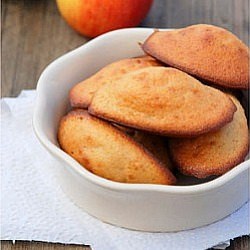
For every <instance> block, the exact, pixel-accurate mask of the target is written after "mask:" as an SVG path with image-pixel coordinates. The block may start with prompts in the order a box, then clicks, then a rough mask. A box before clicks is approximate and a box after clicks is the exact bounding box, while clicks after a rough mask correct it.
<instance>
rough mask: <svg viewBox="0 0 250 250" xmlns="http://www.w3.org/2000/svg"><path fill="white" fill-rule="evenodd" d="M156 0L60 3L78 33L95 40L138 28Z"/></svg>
mask: <svg viewBox="0 0 250 250" xmlns="http://www.w3.org/2000/svg"><path fill="white" fill-rule="evenodd" d="M152 2H153V0H57V5H58V9H59V11H60V13H61V15H62V16H63V18H64V19H65V20H66V22H67V23H68V24H69V25H70V26H71V27H72V28H73V29H75V30H76V31H77V32H79V33H80V34H82V35H86V36H88V37H96V36H98V35H100V34H103V33H105V32H107V31H110V30H114V29H119V28H128V27H134V26H137V25H138V24H139V23H140V22H141V20H142V19H143V18H144V17H145V16H146V14H147V13H148V11H149V9H150V7H151V4H152Z"/></svg>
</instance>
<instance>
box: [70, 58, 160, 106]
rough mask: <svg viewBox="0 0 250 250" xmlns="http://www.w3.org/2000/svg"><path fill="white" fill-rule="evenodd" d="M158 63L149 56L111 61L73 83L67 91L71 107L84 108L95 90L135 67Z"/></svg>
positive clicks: (157, 64)
mask: <svg viewBox="0 0 250 250" xmlns="http://www.w3.org/2000/svg"><path fill="white" fill-rule="evenodd" d="M160 65H162V64H161V63H160V62H158V61H156V60H155V59H154V58H152V57H151V56H142V57H137V58H129V59H123V60H120V61H117V62H114V63H111V64H109V65H107V66H105V67H104V68H102V69H101V70H100V71H98V72H97V73H96V74H94V75H93V76H91V77H89V78H88V79H86V80H84V81H82V82H80V83H78V84H77V85H75V86H74V87H73V88H72V89H71V90H70V93H69V99H70V104H71V106H72V107H77V108H86V107H88V106H89V104H90V101H91V99H92V97H93V94H94V93H95V92H96V90H98V89H99V88H100V87H101V86H102V85H104V84H105V83H106V82H110V81H112V80H113V79H115V78H117V77H120V76H122V75H124V74H126V73H128V72H131V71H134V70H137V69H141V68H145V67H148V66H160Z"/></svg>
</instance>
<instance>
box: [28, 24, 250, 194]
mask: <svg viewBox="0 0 250 250" xmlns="http://www.w3.org/2000/svg"><path fill="white" fill-rule="evenodd" d="M154 30H155V28H125V29H118V30H115V31H110V32H108V33H105V34H103V35H101V36H98V37H97V38H94V39H92V40H91V41H89V42H87V43H85V44H84V45H81V46H80V47H78V48H76V49H74V50H72V51H70V52H68V53H66V54H64V55H62V56H61V57H59V58H57V59H55V60H54V61H53V62H52V63H50V64H49V65H48V66H47V67H46V68H45V69H44V71H43V72H42V74H41V76H40V78H39V80H38V83H37V88H36V89H37V97H36V103H35V108H34V112H33V118H32V124H33V129H34V132H35V135H36V136H37V138H38V140H39V141H40V143H41V144H42V145H43V146H44V147H45V148H46V149H47V150H48V151H49V152H50V153H51V154H52V155H54V156H56V157H57V158H59V159H60V160H62V161H64V162H65V163H66V164H67V165H69V166H68V167H71V169H73V170H74V172H75V173H77V174H78V175H79V176H81V177H82V178H85V179H87V180H88V181H89V182H92V183H93V184H96V185H98V186H100V187H103V188H105V189H109V190H113V191H118V192H119V191H137V192H138V191H141V192H143V191H157V192H164V193H169V194H194V195H196V194H199V193H202V192H206V191H211V190H213V189H217V188H219V187H221V186H223V185H226V184H227V183H229V182H230V181H232V180H233V179H234V178H235V177H236V176H238V175H239V174H240V173H243V172H244V171H246V170H247V169H250V159H247V160H245V161H244V162H242V163H240V164H239V165H237V166H236V167H234V168H233V169H231V170H229V171H228V172H227V173H225V174H223V175H222V176H219V177H217V178H216V179H214V180H211V181H208V182H206V183H202V184H196V185H187V186H175V185H159V184H131V183H120V182H115V181H111V180H108V179H105V178H103V177H100V176H97V175H95V174H93V173H91V172H89V171H88V170H87V169H85V168H84V167H83V166H81V165H80V164H79V163H78V162H77V161H76V160H74V159H73V158H72V157H71V156H69V155H68V154H67V153H65V152H64V151H63V150H61V149H60V148H59V147H58V146H56V145H55V144H53V143H52V142H51V141H50V140H49V139H48V138H47V136H46V135H45V133H44V131H43V130H42V128H41V126H40V123H39V113H40V109H41V107H42V106H43V105H44V104H45V101H46V98H45V96H44V89H43V86H44V83H45V82H46V78H47V77H48V76H49V75H50V73H51V72H53V70H54V68H55V67H58V65H60V64H64V63H65V62H66V61H68V59H70V58H71V57H72V56H75V55H77V54H78V53H79V51H82V50H86V49H88V47H90V46H95V44H96V43H99V42H102V39H103V38H107V37H113V36H119V35H120V34H122V33H128V34H130V33H131V32H141V31H147V32H149V31H154ZM160 30H170V29H160Z"/></svg>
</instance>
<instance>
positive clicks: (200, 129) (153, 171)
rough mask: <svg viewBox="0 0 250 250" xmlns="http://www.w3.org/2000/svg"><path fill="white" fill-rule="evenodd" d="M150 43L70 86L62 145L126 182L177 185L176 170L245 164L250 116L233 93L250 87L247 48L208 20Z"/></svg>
mask: <svg viewBox="0 0 250 250" xmlns="http://www.w3.org/2000/svg"><path fill="white" fill-rule="evenodd" d="M135 46H136V44H135ZM141 47H142V49H143V51H144V52H145V53H146V55H144V56H141V57H137V58H129V59H124V60H120V61H117V62H114V63H112V64H110V65H107V66H106V67H104V68H102V69H101V70H100V71H98V72H97V73H96V74H95V75H93V76H91V77H90V78H88V79H85V80H84V81H82V82H80V83H78V84H76V85H75V86H74V87H73V88H72V89H71V91H70V94H69V99H70V104H71V106H72V110H71V111H70V112H69V113H68V114H67V115H65V116H64V117H63V118H62V119H61V121H60V124H59V129H58V141H59V144H60V146H61V148H62V149H63V150H64V151H65V152H67V153H68V154H69V155H71V156H72V157H73V158H74V159H76V160H77V161H78V162H79V163H80V164H82V165H83V166H84V167H85V168H86V169H88V170H89V171H91V172H92V173H94V174H96V175H99V176H101V177H104V178H106V179H109V180H113V181H118V182H124V183H152V184H166V185H171V184H175V183H176V181H177V180H176V177H175V175H174V174H175V173H176V171H179V172H180V173H182V174H184V175H189V176H194V177H196V178H206V177H210V176H218V175H222V174H224V173H226V172H227V171H229V170H230V169H232V168H233V167H234V166H236V165H238V164H239V163H240V162H242V161H244V159H245V157H246V155H247V153H248V127H247V119H246V116H245V113H244V109H243V108H242V106H241V104H240V102H239V101H238V100H237V98H236V97H235V96H234V93H237V92H239V91H237V90H242V89H248V88H249V50H248V47H247V46H246V45H245V44H244V43H242V42H241V41H240V40H239V39H238V38H237V37H236V36H235V35H233V34H232V33H230V32H229V31H227V30H225V29H223V28H219V27H216V26H212V25H206V24H198V25H193V26H189V27H186V28H183V29H177V30H173V31H155V32H153V34H152V35H151V36H150V37H148V39H147V40H146V41H145V42H144V43H143V44H142V46H141Z"/></svg>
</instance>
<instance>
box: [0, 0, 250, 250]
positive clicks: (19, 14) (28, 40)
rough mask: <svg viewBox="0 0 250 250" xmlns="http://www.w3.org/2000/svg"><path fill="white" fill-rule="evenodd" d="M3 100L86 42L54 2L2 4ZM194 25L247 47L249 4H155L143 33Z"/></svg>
mask: <svg viewBox="0 0 250 250" xmlns="http://www.w3.org/2000/svg"><path fill="white" fill-rule="evenodd" d="M1 13H2V66H1V69H2V77H1V78H2V86H1V95H2V96H17V95H18V94H19V93H20V91H21V90H22V89H33V88H35V87H36V84H37V80H38V78H39V76H40V74H41V72H42V71H43V69H44V68H45V67H46V65H48V64H49V63H50V62H52V61H53V60H54V59H55V58H57V57H59V56H61V55H63V54H64V53H66V52H68V51H70V50H72V49H74V48H76V47H78V46H80V45H82V44H84V43H85V42H87V41H88V40H89V39H88V38H85V37H82V36H80V35H78V34H77V33H76V32H74V31H73V30H72V29H71V28H69V27H68V25H67V24H66V23H65V22H64V20H63V19H62V18H61V17H60V15H59V13H58V11H57V8H56V4H55V1H54V0H3V1H2V9H1ZM195 23H210V24H215V25H219V26H222V27H225V28H227V29H229V30H231V31H232V32H233V33H235V34H236V35H237V36H239V37H240V38H241V39H242V40H243V41H244V42H245V43H246V44H248V45H249V1H248V0H237V1H235V0H220V1H218V0H188V1H183V0H155V1H154V5H153V6H152V8H151V11H150V13H149V14H148V16H147V18H146V19H145V20H144V21H143V22H142V23H141V26H143V27H158V28H179V27H183V26H187V25H190V24H195ZM1 245H2V249H5V250H21V249H25V250H26V249H46V250H47V249H48V250H52V249H53V250H58V249H62V248H66V249H70V250H73V249H74V250H78V249H79V250H80V249H83V250H86V249H90V248H89V247H86V246H76V245H67V246H65V245H63V244H49V243H42V242H22V241H19V242H16V244H15V245H13V244H12V242H10V241H2V242H1ZM249 248H250V238H249V236H244V237H242V238H237V239H235V240H233V241H231V246H230V247H229V248H227V249H228V250H239V249H241V250H242V249H243V250H247V249H249Z"/></svg>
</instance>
